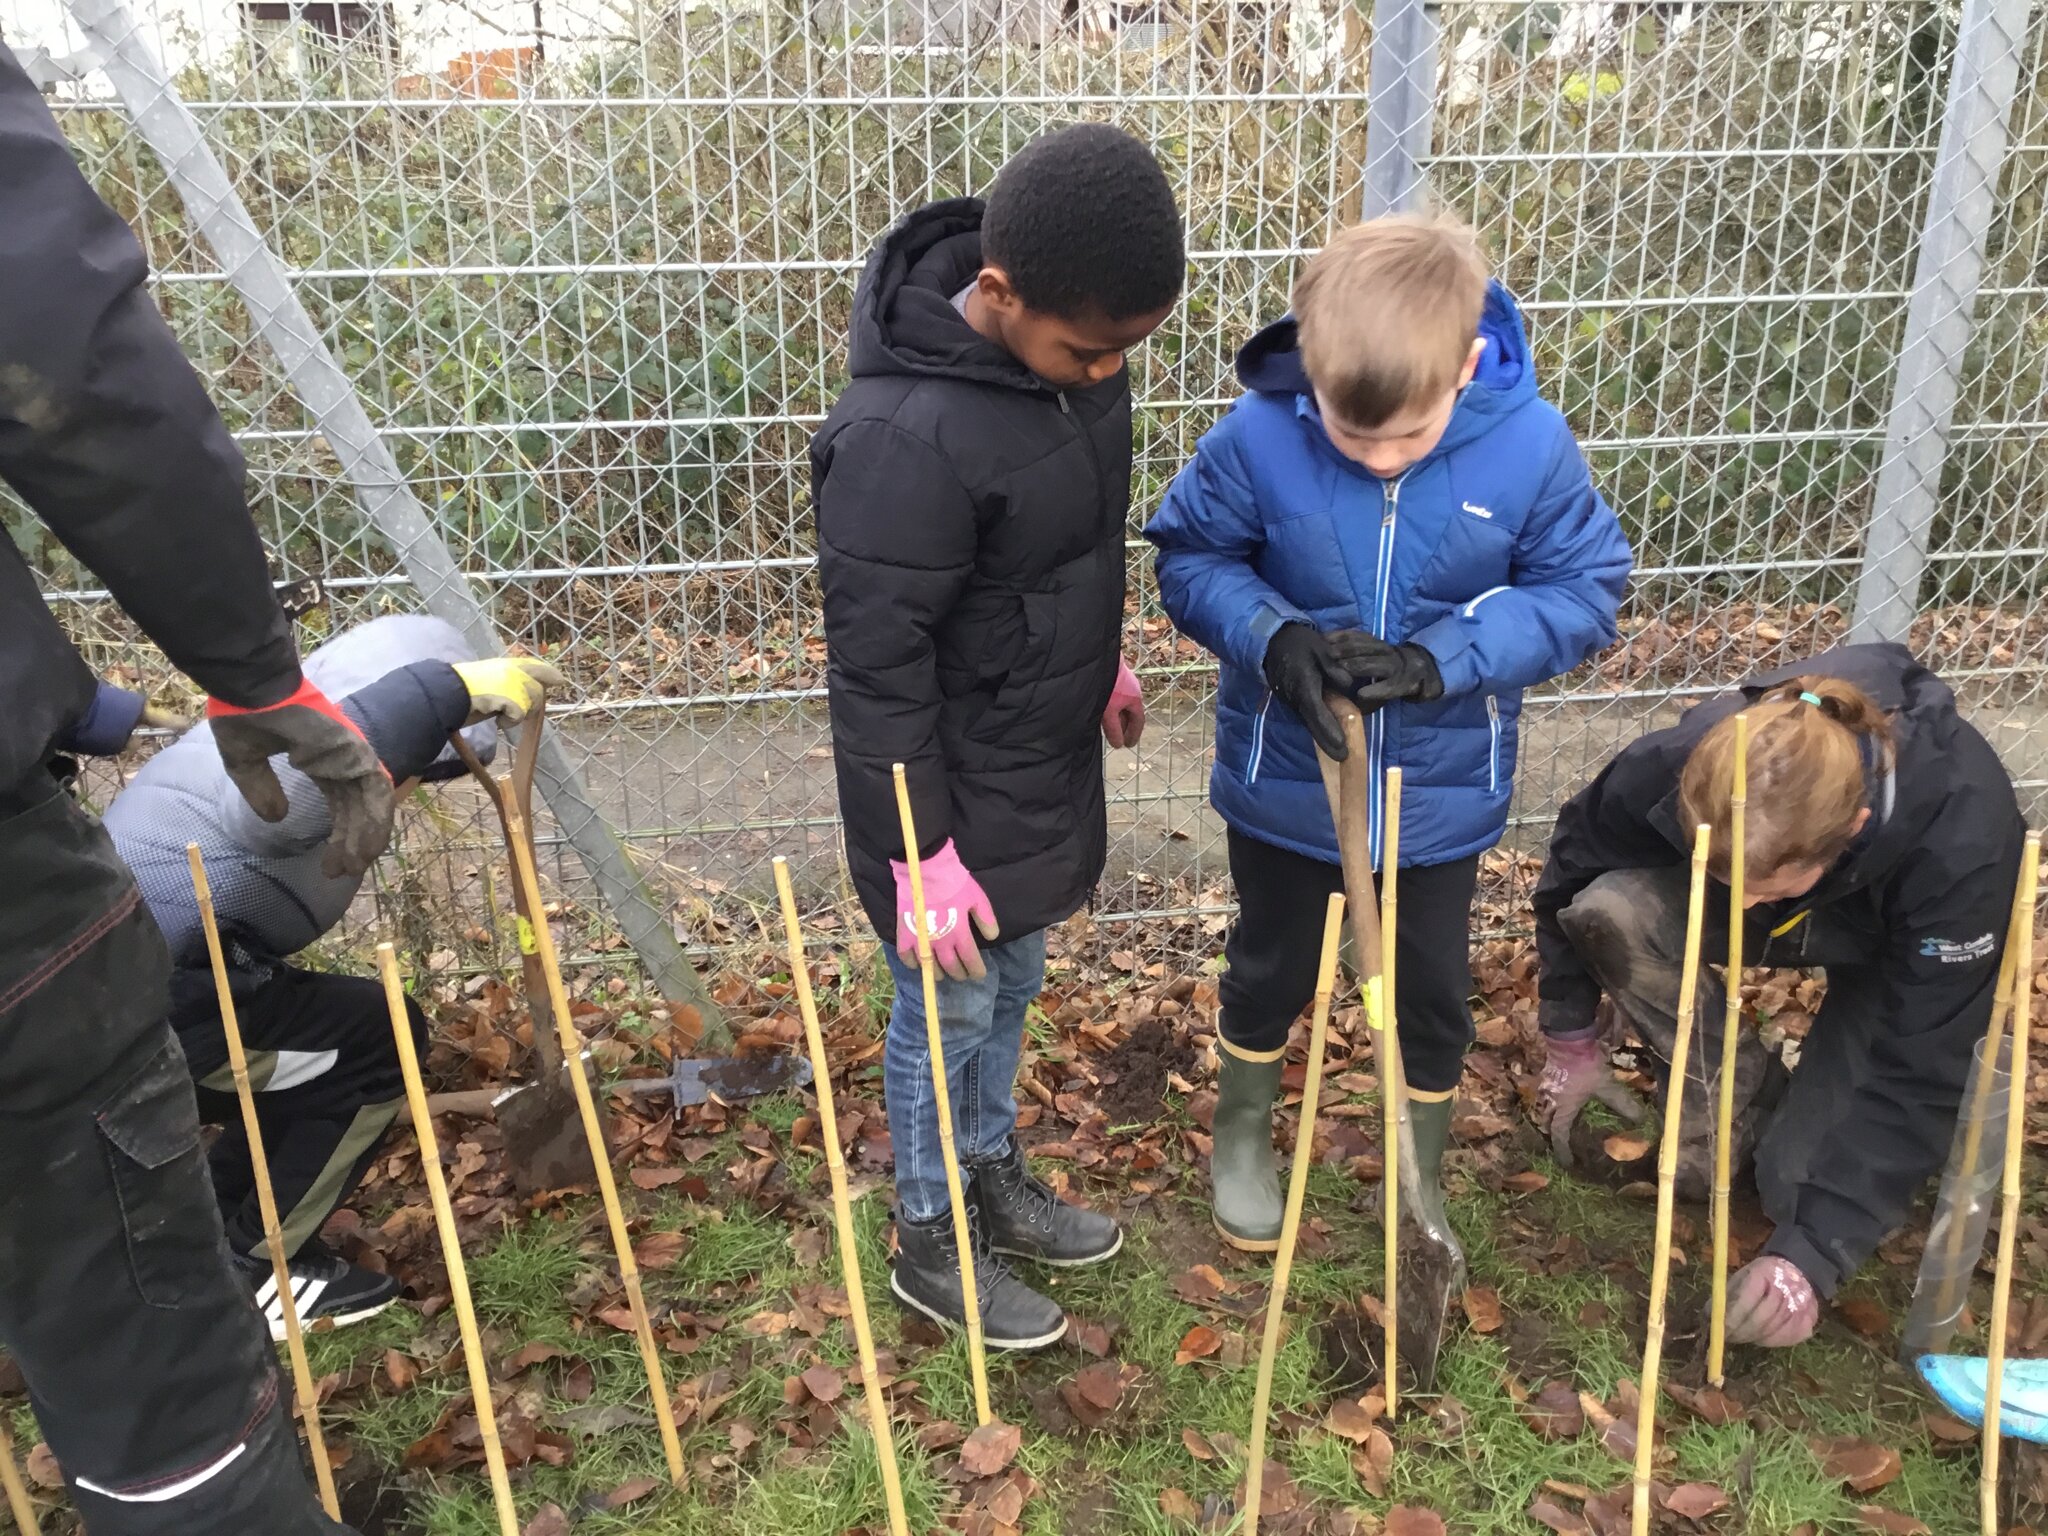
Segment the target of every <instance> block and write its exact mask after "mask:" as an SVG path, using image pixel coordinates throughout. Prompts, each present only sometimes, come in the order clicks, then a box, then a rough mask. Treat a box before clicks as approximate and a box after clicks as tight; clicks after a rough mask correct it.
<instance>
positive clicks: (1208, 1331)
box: [1105, 1323, 1223, 1406]
mask: <svg viewBox="0 0 2048 1536" xmlns="http://www.w3.org/2000/svg"><path fill="white" fill-rule="evenodd" d="M1222 1347H1223V1335H1222V1334H1220V1333H1218V1332H1217V1331H1216V1330H1215V1329H1214V1328H1205V1327H1203V1326H1202V1325H1201V1324H1200V1323H1197V1324H1195V1326H1194V1327H1192V1328H1190V1329H1189V1330H1188V1331H1187V1332H1186V1333H1184V1334H1182V1335H1181V1340H1180V1348H1179V1349H1177V1350H1175V1351H1174V1352H1173V1363H1174V1364H1175V1365H1192V1364H1193V1363H1194V1362H1195V1361H1197V1360H1206V1359H1207V1358H1208V1357H1209V1356H1211V1355H1213V1354H1215V1353H1216V1351H1217V1350H1219V1349H1221V1348H1222ZM1105 1406H1106V1405H1105Z"/></svg>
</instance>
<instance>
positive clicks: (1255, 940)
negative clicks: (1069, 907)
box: [1218, 828, 1479, 1097]
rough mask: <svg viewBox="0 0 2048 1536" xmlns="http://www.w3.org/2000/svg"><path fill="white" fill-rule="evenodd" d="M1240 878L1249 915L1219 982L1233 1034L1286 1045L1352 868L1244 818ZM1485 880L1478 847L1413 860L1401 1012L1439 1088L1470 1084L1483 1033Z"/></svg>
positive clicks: (1259, 1048)
mask: <svg viewBox="0 0 2048 1536" xmlns="http://www.w3.org/2000/svg"><path fill="white" fill-rule="evenodd" d="M1230 878H1231V880H1232V882H1233V883H1234V884H1235V885H1236V886H1237V905H1238V916H1237V922H1236V923H1235V924H1234V925H1233V926H1232V928H1231V930H1230V938H1229V940H1228V941H1227V942H1226V943H1225V945H1224V948H1223V956H1224V960H1225V961H1226V962H1227V969H1225V971H1224V973H1223V981H1222V984H1221V986H1220V987H1219V988H1218V994H1219V997H1220V999H1221V1002H1222V1005H1223V1010H1222V1012H1223V1017H1222V1030H1223V1038H1224V1039H1225V1040H1227V1041H1229V1042H1230V1043H1231V1044H1232V1045H1234V1046H1236V1047H1237V1048H1238V1049H1239V1050H1240V1051H1246V1052H1254V1053H1263V1052H1268V1051H1275V1050H1278V1049H1280V1048H1281V1047H1282V1046H1284V1045H1286V1043H1287V1031H1288V1030H1289V1029H1290V1028H1292V1027H1293V1025H1294V1021H1295V1019H1296V1018H1298V1017H1299V1016H1300V1014H1301V1010H1302V1009H1303V1008H1305V1007H1307V1006H1308V1002H1309V1000H1310V999H1311V998H1312V997H1314V996H1315V990H1316V966H1317V963H1318V962H1319V961H1320V959H1321V957H1322V947H1323V914H1324V912H1325V910H1326V909H1327V908H1328V906H1329V901H1330V897H1331V895H1332V894H1334V893H1335V892H1337V891H1341V890H1343V889H1344V872H1343V870H1342V869H1340V868H1339V867H1338V866H1337V865H1335V864H1325V863H1324V862H1323V861H1322V860H1320V859H1311V858H1308V857H1306V856H1305V855H1303V854H1299V853H1294V852H1292V851H1290V850H1288V849H1286V848H1276V847H1274V846H1273V845H1272V844H1271V843H1262V842H1260V841H1259V840H1258V839H1257V838H1255V837H1247V836H1246V835H1245V834H1244V833H1242V832H1239V831H1237V830H1236V829H1235V828H1232V829H1231V832H1230ZM1478 883H1479V856H1478V855H1477V854H1474V855H1473V856H1472V857H1470V858H1465V859H1454V860H1452V861H1451V862H1450V863H1448V864H1421V865H1416V866H1414V867H1403V868H1402V870H1401V876H1400V886H1399V896H1400V902H1399V908H1398V912H1399V916H1398V918H1397V920H1396V924H1395V929H1394V1016H1395V1020H1396V1023H1397V1025H1398V1028H1399V1031H1400V1036H1401V1063H1402V1066H1403V1067H1404V1068H1405V1069H1406V1072H1407V1078H1408V1087H1409V1088H1410V1089H1411V1090H1413V1091H1415V1092H1419V1093H1425V1094H1429V1095H1431V1096H1433V1097H1440V1096H1442V1095H1445V1094H1448V1093H1450V1092H1451V1091H1452V1090H1454V1089H1455V1088H1456V1087H1457V1086H1458V1077H1459V1075H1460V1073H1462V1072H1463V1070H1464V1062H1465V1051H1466V1049H1467V1047H1469V1046H1470V1045H1471V1044H1472V1009H1471V999H1472V961H1471V955H1470V951H1469V947H1468V943H1467V936H1468V935H1469V934H1470V932H1471V927H1472V893H1473V890H1474V889H1475V888H1476V886H1477V885H1478ZM1346 927H1347V929H1348V927H1349V924H1348V923H1347V924H1346Z"/></svg>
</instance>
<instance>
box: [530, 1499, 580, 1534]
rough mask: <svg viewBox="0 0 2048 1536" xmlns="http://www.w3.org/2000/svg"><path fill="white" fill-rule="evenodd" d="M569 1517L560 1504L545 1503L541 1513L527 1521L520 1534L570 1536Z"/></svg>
mask: <svg viewBox="0 0 2048 1536" xmlns="http://www.w3.org/2000/svg"><path fill="white" fill-rule="evenodd" d="M570 1530H571V1526H570V1524H569V1517H568V1516H567V1515H566V1514H564V1513H563V1512H562V1506H561V1505H559V1504H543V1505H542V1506H541V1510H540V1513H539V1514H537V1515H535V1516H534V1517H533V1518H532V1519H531V1520H529V1521H527V1522H526V1526H525V1529H523V1530H522V1531H521V1532H520V1533H519V1536H569V1532H570Z"/></svg>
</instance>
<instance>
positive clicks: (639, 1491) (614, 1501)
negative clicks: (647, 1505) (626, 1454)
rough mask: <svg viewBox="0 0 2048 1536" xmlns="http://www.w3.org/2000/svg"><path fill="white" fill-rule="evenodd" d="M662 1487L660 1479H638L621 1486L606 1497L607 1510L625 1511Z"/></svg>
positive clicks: (605, 1505)
mask: <svg viewBox="0 0 2048 1536" xmlns="http://www.w3.org/2000/svg"><path fill="white" fill-rule="evenodd" d="M660 1486H661V1479H660V1478H658V1477H636V1478H633V1479H631V1480H629V1481H627V1482H623V1483H621V1484H619V1486H618V1487H616V1488H614V1489H613V1490H612V1491H611V1492H610V1493H608V1494H606V1495H605V1496H604V1500H603V1502H604V1507H605V1508H606V1509H624V1508H625V1507H626V1506H627V1505H628V1504H637V1503H639V1502H640V1501H641V1500H642V1499H644V1498H646V1497H647V1495H649V1494H650V1493H652V1492H654V1490H655V1489H657V1488H659V1487H660Z"/></svg>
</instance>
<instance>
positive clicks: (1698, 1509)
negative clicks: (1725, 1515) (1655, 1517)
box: [1664, 1483, 1728, 1520]
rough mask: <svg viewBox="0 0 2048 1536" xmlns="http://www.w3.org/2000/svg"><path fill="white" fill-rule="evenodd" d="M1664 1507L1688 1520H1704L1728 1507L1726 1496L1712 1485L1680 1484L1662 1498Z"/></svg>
mask: <svg viewBox="0 0 2048 1536" xmlns="http://www.w3.org/2000/svg"><path fill="white" fill-rule="evenodd" d="M1664 1507H1665V1508H1666V1509H1668V1510H1670V1511H1671V1513H1673V1514H1674V1515H1683V1516H1684V1517H1685V1518H1686V1519H1688V1520H1704V1519H1706V1518H1707V1516H1709V1515H1717V1514H1719V1513H1720V1512H1721V1511H1722V1510H1724V1509H1726V1508H1727V1507H1728V1495H1727V1494H1725V1493H1723V1492H1722V1491H1721V1490H1720V1489H1719V1488H1716V1487H1715V1486H1714V1485H1713V1484H1712V1483H1680V1484H1679V1485H1678V1486H1677V1487H1676V1488H1674V1489H1672V1490H1671V1492H1669V1493H1668V1494H1666V1495H1665V1496H1664Z"/></svg>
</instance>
